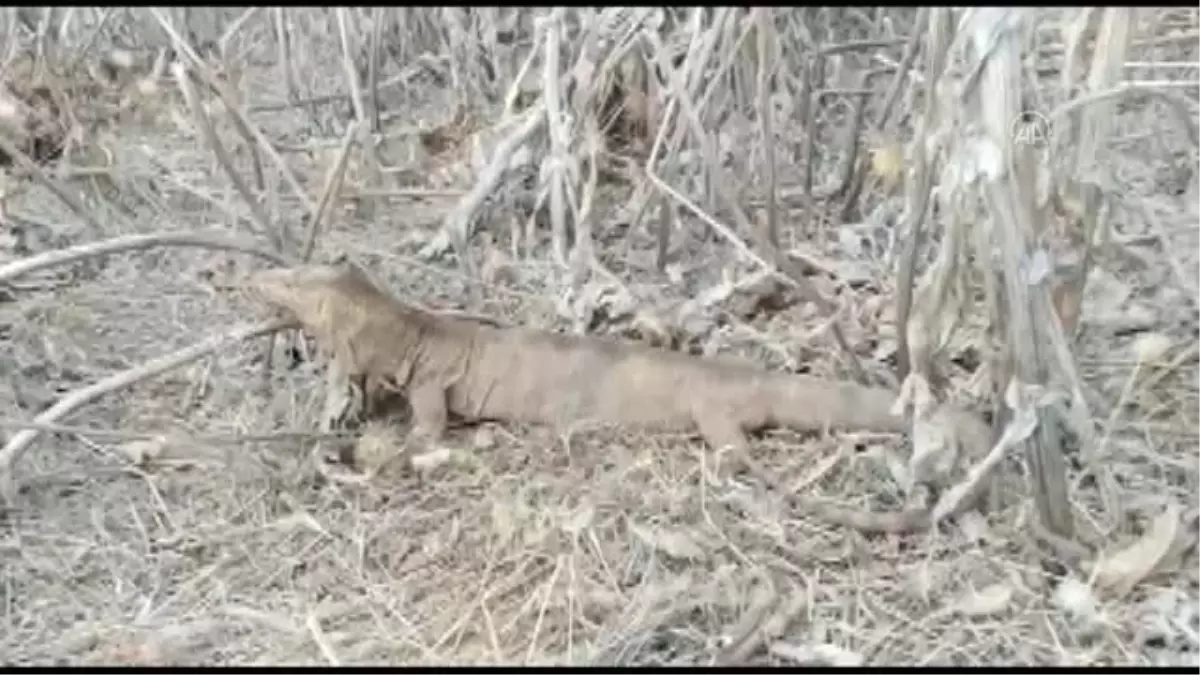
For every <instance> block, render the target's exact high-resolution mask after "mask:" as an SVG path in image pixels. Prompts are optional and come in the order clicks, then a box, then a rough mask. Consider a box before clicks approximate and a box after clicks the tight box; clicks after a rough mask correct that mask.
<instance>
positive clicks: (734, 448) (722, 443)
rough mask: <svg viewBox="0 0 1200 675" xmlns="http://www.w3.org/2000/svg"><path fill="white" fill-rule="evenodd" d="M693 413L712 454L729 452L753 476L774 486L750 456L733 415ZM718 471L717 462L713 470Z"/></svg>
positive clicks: (771, 480)
mask: <svg viewBox="0 0 1200 675" xmlns="http://www.w3.org/2000/svg"><path fill="white" fill-rule="evenodd" d="M693 415H694V418H695V422H696V428H697V429H698V430H699V431H700V436H701V437H703V438H704V442H705V443H707V444H708V446H709V447H710V448H711V449H712V451H713V453H714V455H716V456H718V457H719V456H720V455H721V454H722V453H723V452H731V453H732V454H733V458H734V460H735V461H736V462H738V463H741V464H742V465H743V466H744V467H745V468H746V469H748V470H749V471H750V472H751V473H753V474H754V475H755V477H757V478H759V479H760V480H762V481H764V482H766V483H767V484H768V485H770V486H774V484H775V481H774V480H773V479H772V478H771V477H770V474H769V473H767V471H766V470H765V469H764V468H763V467H761V466H760V465H759V464H758V462H756V461H754V458H752V457H751V456H750V441H749V439H748V438H747V437H746V432H745V430H744V429H742V425H741V424H740V423H738V422H737V421H735V420H734V418H733V416H731V415H730V414H729V413H728V412H725V411H720V410H704V411H699V410H698V411H695V412H694V413H693ZM719 471H720V465H719V463H718V465H717V467H716V469H715V472H719ZM705 480H708V476H705Z"/></svg>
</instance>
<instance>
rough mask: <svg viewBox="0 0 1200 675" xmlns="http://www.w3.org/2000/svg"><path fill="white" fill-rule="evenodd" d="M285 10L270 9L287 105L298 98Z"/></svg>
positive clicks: (280, 8)
mask: <svg viewBox="0 0 1200 675" xmlns="http://www.w3.org/2000/svg"><path fill="white" fill-rule="evenodd" d="M286 11H287V10H286V9H285V8H283V7H274V8H272V9H271V18H272V23H273V24H275V44H276V45H278V47H279V68H280V70H281V72H282V74H283V88H284V91H286V92H287V97H288V103H291V104H293V105H294V104H295V103H296V99H298V98H299V97H300V94H299V92H298V91H297V89H296V66H295V64H293V63H292V46H291V40H290V39H289V35H288V24H287V15H286V14H285V12H286Z"/></svg>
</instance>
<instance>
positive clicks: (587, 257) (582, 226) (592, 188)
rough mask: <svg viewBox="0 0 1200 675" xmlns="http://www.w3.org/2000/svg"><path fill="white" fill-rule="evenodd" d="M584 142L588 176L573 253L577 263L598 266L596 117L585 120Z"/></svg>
mask: <svg viewBox="0 0 1200 675" xmlns="http://www.w3.org/2000/svg"><path fill="white" fill-rule="evenodd" d="M584 134H585V138H584V142H585V143H586V144H587V151H588V177H587V183H586V184H585V185H584V187H583V198H582V199H581V200H580V205H579V212H578V213H577V214H576V215H575V248H574V249H572V251H571V255H572V257H573V259H574V260H575V261H576V265H578V266H582V265H584V264H587V265H592V266H597V265H599V261H597V260H596V257H595V248H594V246H593V242H592V218H591V214H592V205H593V203H594V202H595V197H596V185H597V184H598V183H599V174H600V172H599V169H598V165H599V162H600V144H601V139H600V130H599V128H598V127H597V123H596V119H595V118H594V117H591V118H588V119H587V120H585V122H584Z"/></svg>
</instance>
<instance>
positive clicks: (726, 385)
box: [249, 263, 982, 473]
mask: <svg viewBox="0 0 1200 675" xmlns="http://www.w3.org/2000/svg"><path fill="white" fill-rule="evenodd" d="M249 286H250V288H251V289H252V292H253V293H255V294H257V295H258V296H259V297H260V298H261V299H262V300H264V301H265V302H266V303H267V304H268V305H270V306H272V307H273V308H274V309H275V310H277V311H279V312H281V313H282V314H284V315H285V316H287V317H289V318H292V319H294V320H295V321H296V322H297V323H298V324H299V325H300V326H301V327H303V328H304V329H305V330H307V331H308V332H310V333H311V334H313V335H314V336H315V337H316V339H317V341H318V343H320V344H321V345H322V347H323V348H324V349H326V350H327V351H328V352H329V353H330V355H331V359H330V368H329V383H330V385H331V388H341V389H343V390H344V389H345V388H346V387H347V385H348V384H349V379H350V378H362V379H363V380H364V381H366V382H371V381H374V382H375V386H382V387H383V388H386V389H392V390H394V391H400V392H403V393H404V394H405V395H406V396H407V398H408V401H409V404H410V405H411V408H412V413H413V422H414V426H413V430H414V432H417V433H419V434H421V435H423V436H425V437H427V438H431V439H438V438H440V437H441V436H442V435H443V433H444V432H445V429H446V425H447V420H448V414H449V413H454V414H456V415H458V416H460V417H462V418H465V419H468V420H508V421H516V422H532V423H542V424H548V425H553V426H556V427H558V428H563V427H569V426H571V425H573V424H577V423H581V422H582V423H586V422H593V423H595V422H599V423H608V424H614V425H622V426H627V427H638V428H643V429H647V430H659V431H687V432H690V431H698V432H699V434H700V435H701V436H702V437H703V439H704V440H705V441H706V442H707V443H708V444H709V445H710V446H711V447H712V448H713V449H714V450H720V449H723V448H731V449H732V450H734V451H735V452H736V454H737V456H738V458H739V459H741V460H742V461H744V462H746V463H748V464H749V465H750V468H752V469H754V470H755V472H756V473H758V472H759V469H758V468H757V467H756V466H755V465H754V463H753V462H752V461H751V460H750V458H749V454H748V452H747V451H748V445H749V444H748V439H747V432H750V431H754V430H758V429H762V428H765V427H773V426H774V427H789V428H793V429H800V430H818V431H819V430H824V429H827V428H835V429H836V428H842V429H860V430H876V431H896V432H900V431H904V430H905V429H906V423H905V420H904V419H903V418H902V417H899V416H897V415H894V414H893V413H892V406H893V404H894V403H895V401H896V394H895V393H894V392H892V391H890V390H888V389H885V388H876V387H868V386H863V385H859V384H855V383H851V382H839V381H830V380H825V379H821V378H817V377H812V376H806V375H796V374H789V373H782V372H772V371H766V370H763V369H761V368H757V367H754V366H753V365H751V364H749V363H743V362H740V361H737V360H734V359H730V358H711V359H706V358H699V357H695V356H690V355H687V354H682V353H678V352H669V351H665V350H662V349H657V348H653V347H648V346H644V345H637V344H628V343H620V342H615V341H610V340H605V339H601V338H594V337H577V336H565V335H559V334H555V333H549V332H541V331H533V330H526V329H518V328H501V327H497V326H492V325H486V324H483V323H479V322H476V321H473V320H469V319H462V318H454V317H446V316H437V315H434V314H432V313H429V312H427V311H423V310H420V309H417V308H415V307H413V306H411V305H408V304H405V303H403V302H401V301H400V300H398V299H396V298H394V297H393V296H391V295H390V294H388V293H387V292H385V291H383V290H381V289H379V288H378V287H377V286H375V285H374V284H373V283H372V282H371V281H370V280H369V279H368V278H367V276H366V274H365V273H363V272H362V270H360V269H358V268H357V267H355V266H354V265H353V264H350V263H340V264H336V265H308V266H300V267H294V268H286V269H272V270H266V271H260V272H257V273H255V274H254V275H253V276H252V277H251V278H250V280H249ZM331 412H333V411H332V410H331V408H330V404H329V402H328V401H327V408H326V414H327V415H328V414H329V413H331ZM955 417H956V418H963V419H966V418H968V417H973V416H971V415H970V414H969V413H966V412H965V411H960V412H959V413H956V414H955ZM969 423H971V424H982V421H981V420H977V419H976V420H975V421H971V422H969Z"/></svg>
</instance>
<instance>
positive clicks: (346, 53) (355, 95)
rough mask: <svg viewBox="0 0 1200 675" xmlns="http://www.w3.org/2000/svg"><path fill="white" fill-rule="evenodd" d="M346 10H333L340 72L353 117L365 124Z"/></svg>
mask: <svg viewBox="0 0 1200 675" xmlns="http://www.w3.org/2000/svg"><path fill="white" fill-rule="evenodd" d="M346 14H347V10H346V8H345V7H338V8H337V9H335V10H334V15H335V16H336V17H337V26H338V37H339V38H340V39H341V44H342V72H343V73H344V74H345V76H346V85H347V86H348V87H349V89H350V105H352V106H353V107H354V117H355V119H357V120H358V121H359V122H360V123H362V122H365V121H366V119H367V113H366V110H365V108H364V106H363V97H362V87H360V86H359V84H358V72H357V71H356V70H355V68H354V45H353V44H352V43H351V41H350V28H349V26H347V25H346V24H347V18H346Z"/></svg>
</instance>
